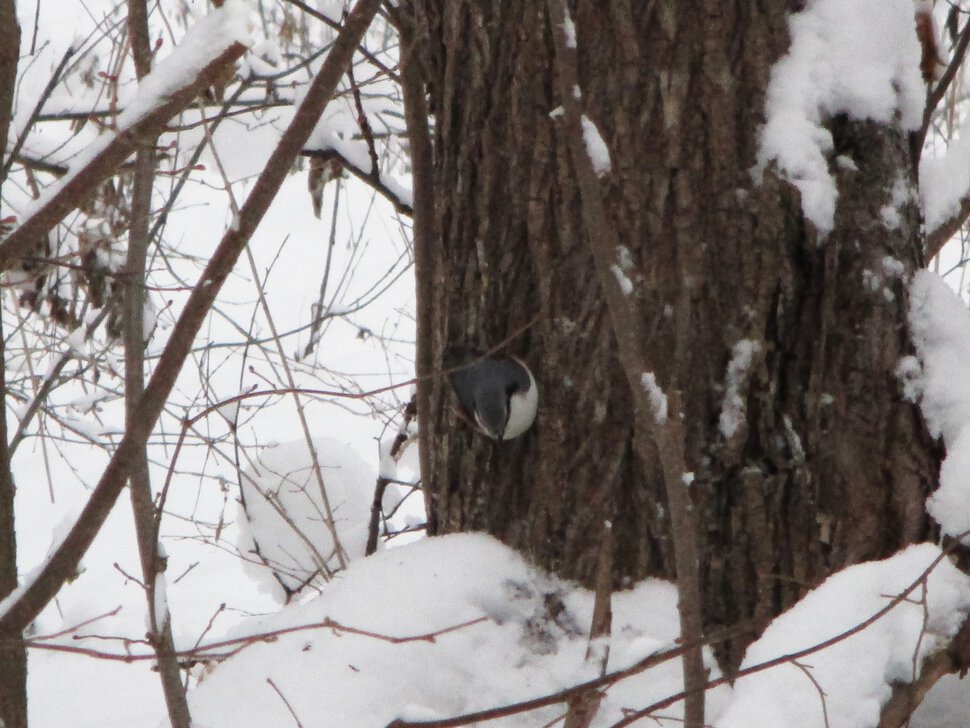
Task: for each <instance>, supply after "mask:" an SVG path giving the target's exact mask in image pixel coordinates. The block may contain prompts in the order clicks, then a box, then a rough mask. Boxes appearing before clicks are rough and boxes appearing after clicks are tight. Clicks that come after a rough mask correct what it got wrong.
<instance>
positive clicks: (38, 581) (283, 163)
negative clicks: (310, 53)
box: [0, 0, 380, 634]
mask: <svg viewBox="0 0 970 728" xmlns="http://www.w3.org/2000/svg"><path fill="white" fill-rule="evenodd" d="M379 5H380V0H359V2H358V3H357V5H356V6H355V7H354V10H353V11H352V12H351V13H350V15H349V16H348V17H347V21H346V23H345V25H344V29H343V30H342V31H341V33H340V36H339V37H338V38H337V40H336V42H335V43H334V46H333V48H332V50H331V51H330V54H329V55H328V56H327V59H326V61H324V64H323V67H322V68H321V69H320V73H319V74H317V76H316V78H314V80H313V82H312V83H311V84H310V86H309V88H308V90H307V95H306V96H305V98H304V100H303V102H302V103H301V104H300V106H299V107H298V108H297V110H296V112H295V113H294V115H293V119H292V121H291V122H290V125H289V126H288V127H287V129H286V131H285V132H284V133H283V136H282V137H281V139H280V143H279V144H278V146H277V147H276V149H275V150H274V151H273V154H272V155H271V156H270V159H269V161H268V162H267V165H266V167H265V168H264V169H263V172H262V173H261V174H260V176H259V177H258V178H257V180H256V182H255V184H254V186H253V188H252V191H251V192H250V195H249V197H248V198H247V200H246V202H245V204H244V205H243V207H242V209H241V210H240V212H239V217H238V220H237V221H236V224H234V225H233V226H232V227H231V228H230V229H229V230H228V231H226V233H225V235H224V236H223V238H222V241H221V242H220V243H219V246H218V247H217V248H216V250H215V251H214V252H213V254H212V257H211V258H210V260H209V264H208V265H207V266H206V269H205V271H203V274H202V278H201V280H200V282H199V285H197V286H196V287H195V289H193V291H192V294H191V296H190V297H189V300H188V302H187V303H186V305H185V308H184V310H183V312H182V315H181V316H180V317H179V320H178V322H177V323H176V325H175V327H174V328H173V330H172V334H171V336H170V338H169V341H168V343H167V344H166V346H165V350H164V351H163V353H162V355H161V357H160V358H159V360H158V364H157V366H156V369H155V372H154V374H153V375H152V378H151V380H150V381H149V382H148V386H147V387H146V388H145V394H144V396H143V397H142V398H141V401H140V402H139V404H138V408H137V410H136V416H135V417H134V418H133V419H134V421H133V426H132V427H129V428H128V429H127V430H126V432H125V436H124V438H123V439H122V441H121V443H120V444H119V446H118V449H117V450H116V451H115V454H114V456H113V457H112V458H111V460H110V461H109V463H108V466H107V467H106V468H105V471H104V473H103V475H102V476H101V479H100V480H99V482H98V484H97V486H96V487H95V489H94V491H93V492H92V494H91V498H90V499H89V500H88V503H87V505H86V506H85V508H84V510H83V511H82V513H81V515H80V517H79V518H78V521H77V522H76V523H75V524H74V527H73V528H72V529H71V530H70V532H69V533H68V534H67V536H66V537H65V538H64V540H63V541H62V543H61V545H60V546H59V547H58V548H57V549H56V550H55V551H54V553H53V554H52V555H51V557H50V558H49V559H48V561H47V562H46V563H45V564H44V565H43V566H42V567H41V569H40V570H39V572H38V573H37V575H36V576H35V577H34V578H33V579H32V580H31V582H30V583H28V584H26V585H25V586H24V587H23V589H22V591H21V592H20V593H19V594H18V595H17V597H16V598H14V600H13V603H12V604H10V605H9V606H8V608H7V610H6V611H5V612H4V613H3V614H2V615H0V632H6V633H8V634H9V633H11V632H17V631H20V630H23V629H25V628H26V627H27V625H28V624H30V622H31V621H32V620H33V619H34V618H35V617H36V616H37V615H38V614H39V613H40V611H41V610H42V609H43V608H44V606H45V605H46V604H47V603H48V602H49V601H50V600H51V599H52V598H53V597H54V595H55V594H56V593H57V592H58V590H59V589H60V587H61V584H62V583H63V581H64V579H65V578H66V577H67V576H68V575H69V574H70V573H71V572H72V571H73V570H74V569H75V568H76V567H77V564H78V563H79V561H80V559H81V557H82V556H83V555H84V553H85V552H86V551H87V549H88V547H89V546H90V545H91V543H92V541H93V540H94V537H95V536H96V535H97V533H98V531H99V530H100V528H101V525H102V524H103V523H104V520H105V518H107V516H108V513H109V512H110V510H111V508H112V506H113V505H114V503H115V501H116V500H117V498H118V495H119V494H120V493H121V490H122V488H123V487H124V484H125V479H126V477H127V475H128V473H129V471H130V468H131V465H132V460H133V458H134V457H135V456H136V454H137V451H138V448H139V447H140V444H141V443H143V442H145V440H146V439H147V438H148V436H149V434H150V433H151V430H152V428H153V427H154V425H155V422H156V421H157V419H158V417H159V415H160V414H161V411H162V408H163V407H164V405H165V401H166V400H167V398H168V395H169V393H170V392H171V391H172V387H173V386H174V385H175V380H176V378H177V376H178V373H179V370H180V369H181V366H182V363H183V362H184V361H185V358H186V356H188V353H189V351H190V350H191V348H192V342H193V341H194V339H195V336H196V334H197V333H198V331H199V329H200V328H201V326H202V323H203V321H204V320H205V317H206V315H207V314H208V311H209V309H210V308H211V307H212V304H213V302H214V301H215V297H216V295H218V293H219V290H220V289H221V288H222V284H223V283H224V282H225V280H226V278H227V276H228V275H229V274H230V272H231V271H232V268H233V266H234V265H235V263H236V260H237V259H238V258H239V255H240V254H241V253H242V250H243V248H244V247H245V246H246V243H247V242H248V241H249V239H250V237H251V236H252V234H253V232H254V231H255V229H256V226H257V225H258V224H259V221H260V220H261V219H262V218H263V216H264V215H265V213H266V211H267V210H268V209H269V205H270V203H271V202H272V200H273V198H274V197H275V195H276V192H277V191H278V190H279V187H280V185H281V184H282V183H283V180H284V179H285V178H286V175H287V173H288V171H289V168H290V165H291V164H292V162H293V160H294V159H295V158H296V156H297V154H299V152H300V149H301V148H302V147H303V145H304V144H306V140H307V139H308V138H309V136H310V133H311V132H312V131H313V128H314V127H315V126H316V123H317V121H318V120H319V118H320V115H321V114H322V113H323V110H324V109H325V108H326V105H327V103H328V102H329V101H330V99H331V98H332V97H333V94H334V91H335V90H336V88H337V84H338V83H339V81H340V78H341V76H342V75H343V72H344V69H345V68H346V67H347V65H348V64H349V63H350V61H351V58H352V56H353V53H354V49H355V48H356V46H357V43H358V42H359V40H360V38H361V37H362V36H363V34H364V32H365V31H366V30H367V27H368V26H369V25H370V22H371V19H372V18H373V17H374V14H375V13H376V12H377V8H378V6H379ZM236 46H239V44H234V46H233V47H232V48H231V49H230V50H227V51H226V52H224V53H223V54H222V55H223V56H225V57H226V58H230V57H232V55H231V54H230V51H232V53H242V51H243V50H244V49H243V47H242V46H239V47H238V48H237V47H236ZM227 54H228V55H227ZM220 58H222V57H220ZM204 74H205V72H203V75H204ZM200 87H201V85H200ZM188 100H191V97H189V99H186V102H187V101H188ZM169 104H171V102H169ZM183 105H184V104H183ZM119 161H120V160H119ZM67 202H68V200H64V201H62V203H61V204H62V206H64V205H66V204H67ZM40 227H42V226H40ZM20 229H21V230H22V229H23V228H20ZM48 229H49V228H48ZM18 232H19V230H18ZM38 232H39V229H38V231H36V232H35V234H38ZM14 234H15V235H16V234H17V233H14ZM28 240H29V238H28V239H23V240H21V241H19V242H18V246H17V247H16V248H14V250H15V251H16V250H21V249H25V248H26V246H27V245H28V244H29V243H28ZM9 243H10V240H8V241H6V242H5V243H2V244H0V250H2V249H3V248H4V246H6V245H8V244H9ZM10 250H11V249H10V248H7V251H8V252H7V253H6V256H7V257H6V260H7V261H9V260H11V259H12V258H13V257H15V255H16V253H11V252H9V251H10ZM0 260H3V258H0Z"/></svg>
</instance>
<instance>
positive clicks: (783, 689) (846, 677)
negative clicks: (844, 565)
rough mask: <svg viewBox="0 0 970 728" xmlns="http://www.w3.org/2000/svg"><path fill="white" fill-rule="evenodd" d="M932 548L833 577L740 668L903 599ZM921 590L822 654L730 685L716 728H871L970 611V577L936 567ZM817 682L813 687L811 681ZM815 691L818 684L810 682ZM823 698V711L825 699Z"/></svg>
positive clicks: (777, 624) (944, 565) (946, 565)
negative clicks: (895, 686) (898, 686)
mask: <svg viewBox="0 0 970 728" xmlns="http://www.w3.org/2000/svg"><path fill="white" fill-rule="evenodd" d="M939 555H940V550H939V548H937V547H936V546H934V545H932V544H920V545H917V546H911V547H909V548H908V549H905V550H904V551H901V552H899V553H897V554H896V555H894V556H892V557H891V558H888V559H885V560H884V561H875V562H870V563H865V564H859V565H857V566H852V567H849V568H848V569H845V570H843V571H840V572H839V573H837V574H835V575H834V576H831V577H829V578H828V579H827V580H826V581H825V582H824V583H823V584H822V585H821V586H820V587H818V588H817V589H815V590H813V591H812V592H810V593H809V594H807V595H806V596H805V597H804V598H803V599H802V600H801V601H800V602H798V604H796V605H795V606H794V607H792V608H791V609H790V610H788V611H787V612H785V613H784V614H782V615H781V616H780V617H778V618H777V619H775V621H774V622H772V623H771V624H770V625H769V626H768V628H767V629H766V630H765V632H764V634H763V635H762V636H761V638H760V639H759V640H758V641H757V642H755V643H754V644H752V645H751V647H749V648H748V652H747V654H746V655H745V659H744V662H743V664H742V666H741V667H742V669H744V668H745V667H750V666H751V665H755V664H758V663H760V662H764V661H766V660H771V659H773V658H776V657H779V656H781V655H786V654H791V653H793V652H796V651H798V650H802V649H804V648H807V647H811V646H813V645H815V644H818V643H820V642H822V641H824V640H827V639H829V638H832V637H835V636H836V635H838V634H840V633H841V632H844V631H845V630H848V629H850V628H852V627H855V626H856V625H858V624H860V623H862V622H863V621H865V620H866V619H867V618H869V617H871V616H872V615H873V614H875V613H876V612H877V611H878V610H880V609H881V608H883V607H885V606H886V605H887V604H888V602H889V600H890V599H891V598H892V597H893V596H895V595H897V594H900V593H901V592H903V591H904V590H905V589H906V588H907V587H908V586H909V585H910V584H911V583H913V582H914V581H915V580H916V579H917V578H919V577H920V575H921V574H922V573H923V572H924V570H926V569H927V568H928V567H929V566H930V565H931V564H932V563H933V562H934V560H935V559H936V558H937V557H939ZM923 595H924V591H923V589H922V588H921V587H917V588H916V590H915V591H914V592H913V593H912V594H911V595H910V599H911V601H906V600H904V601H903V602H901V603H900V604H898V605H896V606H895V607H894V608H893V609H892V610H890V611H889V612H888V613H887V614H886V615H885V616H883V617H882V618H881V619H878V620H876V621H875V622H873V623H872V624H871V625H869V626H868V627H866V628H865V629H864V630H862V631H861V632H858V633H856V634H854V635H852V636H851V637H849V638H847V639H844V640H841V641H839V642H836V643H835V644H833V645H831V646H830V647H827V648H826V649H824V650H821V651H819V652H816V653H813V654H811V655H808V656H806V657H804V658H802V659H801V660H800V661H799V665H801V667H798V666H797V665H794V664H791V663H786V664H782V665H779V666H777V667H773V668H769V669H768V670H765V671H764V672H761V673H756V674H754V675H752V676H751V677H746V678H742V679H740V680H739V681H738V682H737V683H736V684H735V692H734V697H733V699H732V700H731V702H730V703H729V705H728V706H727V708H726V710H725V711H724V714H723V716H722V717H721V719H720V720H718V721H716V722H715V725H716V726H717V728H825V727H826V726H830V728H872V726H875V725H877V724H878V723H879V713H880V710H881V708H882V706H883V704H884V703H885V702H886V701H887V700H888V699H889V697H890V695H891V691H892V683H894V682H910V681H911V680H912V679H913V669H914V667H913V666H914V662H915V664H917V665H918V664H920V663H921V662H922V660H923V659H924V658H925V657H926V656H927V655H929V654H930V653H932V652H933V651H935V650H937V649H939V648H940V647H941V646H942V645H943V644H945V643H946V642H947V641H948V640H949V638H950V637H952V635H953V634H954V633H955V632H956V631H957V629H958V628H959V626H960V623H961V621H962V620H963V617H964V616H965V615H966V613H967V612H968V611H970V578H968V577H967V576H966V575H965V574H963V573H962V572H960V571H959V570H958V569H957V568H956V567H955V566H953V565H952V564H951V563H950V562H949V560H947V559H943V560H942V561H940V562H939V563H938V564H937V565H936V567H935V568H934V569H933V571H932V572H931V573H930V575H929V577H928V580H927V582H926V588H925V596H926V612H925V614H924V608H923V605H922V604H920V603H919V600H920V599H921V597H922V596H923ZM813 679H814V681H815V682H813ZM815 683H817V684H818V686H817V687H816V684H815ZM820 690H821V691H823V692H824V694H825V711H827V717H826V713H825V712H823V703H822V696H821V695H820V694H819V691H820Z"/></svg>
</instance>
